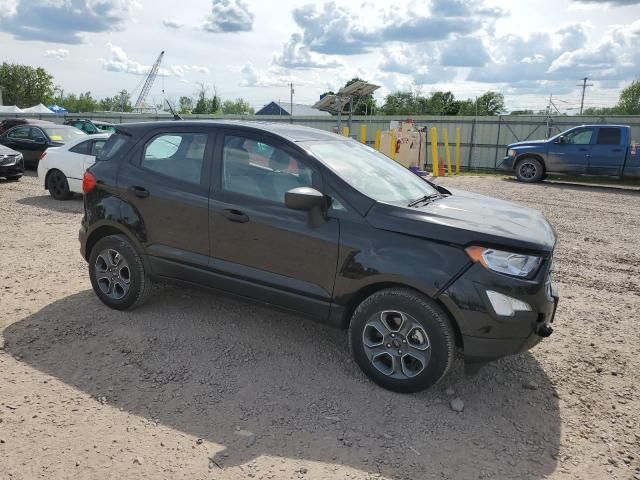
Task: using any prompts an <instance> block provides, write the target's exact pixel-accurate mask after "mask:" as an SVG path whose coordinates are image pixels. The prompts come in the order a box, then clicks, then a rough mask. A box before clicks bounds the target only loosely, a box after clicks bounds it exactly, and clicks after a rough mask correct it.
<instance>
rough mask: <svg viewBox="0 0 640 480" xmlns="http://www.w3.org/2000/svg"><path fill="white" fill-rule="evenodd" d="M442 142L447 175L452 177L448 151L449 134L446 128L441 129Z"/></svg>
mask: <svg viewBox="0 0 640 480" xmlns="http://www.w3.org/2000/svg"><path fill="white" fill-rule="evenodd" d="M442 141H443V142H444V158H446V159H447V173H448V174H449V176H451V175H453V171H452V170H451V150H449V132H447V129H446V128H443V129H442Z"/></svg>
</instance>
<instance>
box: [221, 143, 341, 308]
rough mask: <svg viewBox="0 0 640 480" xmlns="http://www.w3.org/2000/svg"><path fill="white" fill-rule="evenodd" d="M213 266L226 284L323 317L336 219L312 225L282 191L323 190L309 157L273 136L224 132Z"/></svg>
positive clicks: (241, 292)
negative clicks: (288, 205) (289, 202)
mask: <svg viewBox="0 0 640 480" xmlns="http://www.w3.org/2000/svg"><path fill="white" fill-rule="evenodd" d="M214 164H215V167H214V177H215V180H214V185H215V187H214V189H213V190H212V195H211V206H210V215H211V217H210V218H211V220H210V223H209V225H210V235H209V236H210V238H211V253H212V258H211V262H210V266H211V269H212V270H213V271H214V272H216V273H218V274H221V275H222V276H223V277H224V278H225V281H224V282H221V288H223V289H226V290H228V291H231V292H233V293H236V294H239V295H244V296H250V297H254V298H257V299H259V300H263V301H265V302H269V303H273V304H276V305H280V306H283V307H286V308H290V309H293V310H297V311H299V312H301V313H304V314H307V315H310V316H313V317H316V318H318V319H326V318H327V317H328V314H329V307H330V303H331V296H332V292H333V284H334V280H335V275H336V262H337V259H338V237H339V229H338V220H336V219H328V220H327V221H325V222H323V223H322V224H321V225H319V226H311V225H310V222H309V214H308V213H307V212H302V211H296V210H291V209H289V208H287V207H286V206H285V204H284V195H285V192H287V191H288V190H290V189H292V188H296V187H301V186H310V187H313V188H316V189H317V190H319V191H322V188H323V185H322V178H321V175H320V172H319V171H317V170H316V169H315V168H314V167H313V165H312V162H311V161H309V159H308V158H303V155H302V154H300V153H299V152H298V151H297V150H296V149H294V148H293V147H292V146H291V145H289V144H287V143H286V142H284V141H282V140H279V139H277V138H275V137H270V136H263V135H259V134H252V133H246V132H243V131H227V132H226V133H225V134H224V135H220V137H219V140H218V142H217V146H216V153H215V162H214Z"/></svg>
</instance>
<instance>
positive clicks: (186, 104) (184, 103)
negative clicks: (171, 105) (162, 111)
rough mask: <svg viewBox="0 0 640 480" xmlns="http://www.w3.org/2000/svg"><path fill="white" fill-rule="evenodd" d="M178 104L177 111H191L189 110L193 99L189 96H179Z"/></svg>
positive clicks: (191, 107) (191, 108)
mask: <svg viewBox="0 0 640 480" xmlns="http://www.w3.org/2000/svg"><path fill="white" fill-rule="evenodd" d="M178 104H179V112H178V113H191V110H193V99H192V98H191V97H180V100H178Z"/></svg>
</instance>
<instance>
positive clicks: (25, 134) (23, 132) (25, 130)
mask: <svg viewBox="0 0 640 480" xmlns="http://www.w3.org/2000/svg"><path fill="white" fill-rule="evenodd" d="M30 131H31V127H16V128H14V129H13V130H11V131H10V132H9V133H8V134H7V137H9V138H15V139H20V140H24V139H27V138H29V132H30Z"/></svg>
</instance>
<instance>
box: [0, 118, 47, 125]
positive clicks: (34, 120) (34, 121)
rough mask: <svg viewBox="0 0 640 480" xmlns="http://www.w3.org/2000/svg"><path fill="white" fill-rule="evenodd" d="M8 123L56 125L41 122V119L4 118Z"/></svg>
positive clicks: (44, 121) (45, 121)
mask: <svg viewBox="0 0 640 480" xmlns="http://www.w3.org/2000/svg"><path fill="white" fill-rule="evenodd" d="M2 121H3V122H4V121H7V122H16V121H18V122H25V123H33V124H38V123H54V122H50V121H49V120H40V119H39V118H4V119H3V120H2Z"/></svg>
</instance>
